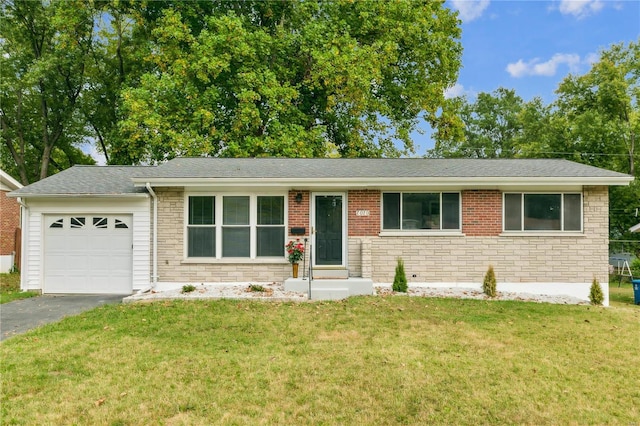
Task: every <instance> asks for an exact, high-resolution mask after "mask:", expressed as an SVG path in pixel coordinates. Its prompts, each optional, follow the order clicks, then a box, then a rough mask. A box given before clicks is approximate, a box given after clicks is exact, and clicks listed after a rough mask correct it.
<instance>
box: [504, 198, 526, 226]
mask: <svg viewBox="0 0 640 426" xmlns="http://www.w3.org/2000/svg"><path fill="white" fill-rule="evenodd" d="M504 229H505V230H507V231H522V194H505V195H504Z"/></svg>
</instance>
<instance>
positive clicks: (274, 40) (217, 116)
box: [0, 0, 462, 183]
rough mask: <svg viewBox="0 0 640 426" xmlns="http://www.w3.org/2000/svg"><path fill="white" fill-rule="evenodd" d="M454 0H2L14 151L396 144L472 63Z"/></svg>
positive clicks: (9, 138) (112, 152)
mask: <svg viewBox="0 0 640 426" xmlns="http://www.w3.org/2000/svg"><path fill="white" fill-rule="evenodd" d="M443 3H444V2H443V1H430V0H421V1H399V2H353V1H349V0H336V1H300V2H283V1H226V0H225V1H216V0H213V1H212V0H207V1H190V2H182V1H164V2H155V1H144V2H136V1H127V0H124V1H122V0H120V1H118V0H103V1H94V2H84V1H80V0H71V1H59V0H54V1H44V0H40V1H32V0H13V1H8V2H5V3H3V6H2V8H1V9H0V11H1V13H2V16H1V17H0V18H1V19H0V45H1V46H2V50H3V52H2V59H0V60H1V61H2V63H1V64H0V65H1V66H2V70H3V72H2V73H1V75H0V78H1V81H0V90H1V96H2V100H3V102H2V109H1V114H0V118H1V120H2V122H1V124H2V136H1V138H2V139H1V142H2V146H1V148H0V153H2V159H1V160H0V162H1V163H2V166H3V167H5V168H8V169H9V170H10V171H12V172H14V173H15V174H16V175H18V176H19V178H20V180H21V181H22V182H23V183H28V182H33V181H34V180H37V179H40V178H42V177H45V176H47V175H49V174H51V173H54V172H56V171H58V170H61V169H63V168H65V167H68V166H70V165H72V164H74V163H77V162H91V161H92V160H91V158H90V157H89V156H87V155H86V154H84V153H83V152H82V151H81V150H80V149H79V147H80V145H81V144H82V143H86V142H87V141H89V142H91V143H94V144H95V147H96V149H97V150H98V151H99V152H101V153H102V154H103V155H104V157H105V160H106V162H107V163H108V164H138V163H155V162H159V161H163V160H165V159H168V158H172V157H174V156H178V155H211V156H233V157H236V156H288V157H313V156H326V155H334V156H347V157H357V156H360V157H362V156H397V155H400V154H401V153H407V152H411V151H412V148H413V144H412V141H411V138H410V136H409V135H410V133H411V132H412V131H413V130H414V129H415V127H416V124H417V123H418V121H419V120H422V119H424V120H426V121H427V122H429V123H430V124H431V125H432V126H433V127H435V128H437V127H438V125H439V124H440V122H441V121H442V120H443V118H442V116H441V114H440V111H441V107H442V105H443V103H444V96H443V92H444V90H445V89H446V88H447V87H450V86H451V85H453V83H454V82H455V80H456V78H457V74H458V70H459V68H460V65H461V64H460V61H461V52H462V47H461V45H460V36H461V30H460V21H459V20H458V18H457V15H456V13H455V12H453V11H452V10H450V9H448V8H446V7H444V4H443Z"/></svg>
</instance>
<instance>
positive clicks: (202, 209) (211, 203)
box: [189, 197, 216, 225]
mask: <svg viewBox="0 0 640 426" xmlns="http://www.w3.org/2000/svg"><path fill="white" fill-rule="evenodd" d="M215 203H216V200H215V197H189V225H213V224H214V223H215Z"/></svg>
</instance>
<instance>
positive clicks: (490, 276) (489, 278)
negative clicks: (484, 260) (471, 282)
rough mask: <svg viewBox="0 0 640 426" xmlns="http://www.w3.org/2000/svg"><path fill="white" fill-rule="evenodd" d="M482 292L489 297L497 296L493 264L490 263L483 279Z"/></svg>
mask: <svg viewBox="0 0 640 426" xmlns="http://www.w3.org/2000/svg"><path fill="white" fill-rule="evenodd" d="M482 292H483V293H484V294H486V295H487V296H489V297H496V295H497V291H496V274H495V272H494V271H493V265H489V269H487V273H486V274H485V276H484V279H483V280H482Z"/></svg>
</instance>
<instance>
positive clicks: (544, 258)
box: [370, 187, 609, 283]
mask: <svg viewBox="0 0 640 426" xmlns="http://www.w3.org/2000/svg"><path fill="white" fill-rule="evenodd" d="M476 195H478V194H476ZM485 195H486V194H485ZM583 196H584V211H583V215H584V225H583V231H584V232H583V234H582V235H580V236H533V235H532V236H526V235H523V236H513V235H511V236H506V235H505V236H500V235H495V236H485V235H481V236H472V235H465V236H462V235H461V236H458V237H450V236H441V237H439V236H425V237H421V236H418V237H410V236H407V237H379V238H372V239H370V243H371V274H372V278H373V280H374V282H380V283H390V282H392V281H393V274H394V269H395V265H396V259H397V258H398V257H402V258H403V260H404V264H405V270H406V273H407V278H408V280H409V282H420V283H429V282H444V283H479V282H482V279H483V276H484V274H485V273H486V271H487V268H488V267H489V265H493V267H494V270H495V273H496V277H497V279H498V282H511V283H527V282H545V283H549V282H557V283H589V282H591V281H592V280H593V278H594V277H595V278H597V279H598V280H599V281H600V282H601V283H606V282H608V281H609V278H608V232H609V226H608V219H609V209H608V205H609V200H608V188H607V187H585V189H584V192H583ZM488 197H489V200H492V201H491V202H492V203H493V200H495V197H492V196H491V195H488ZM467 198H468V197H467V196H466V195H465V194H464V193H463V200H465V199H467ZM463 211H464V207H463ZM465 220H466V219H465V218H464V212H463V223H464V221H465ZM475 226H476V228H475V229H476V231H477V227H478V226H479V224H476V225H475ZM491 227H492V225H490V228H491ZM474 233H475V232H474ZM413 275H416V276H415V277H413Z"/></svg>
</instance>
